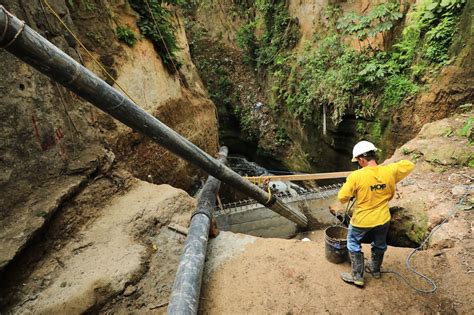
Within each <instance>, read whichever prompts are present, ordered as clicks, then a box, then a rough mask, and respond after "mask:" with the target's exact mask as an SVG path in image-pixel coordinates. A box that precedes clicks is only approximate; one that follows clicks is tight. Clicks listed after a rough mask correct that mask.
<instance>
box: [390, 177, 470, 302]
mask: <svg viewBox="0 0 474 315" xmlns="http://www.w3.org/2000/svg"><path fill="white" fill-rule="evenodd" d="M468 188H469V186H467V187H466V192H465V193H464V195H463V196H462V198H461V199H460V200H459V202H458V206H457V207H455V208H454V209H453V210H451V212H450V213H449V214H448V215H447V216H446V218H444V220H443V221H442V222H441V223H440V224H439V225H437V226H436V227H435V228H434V229H433V230H431V232H430V234H428V236H427V237H426V238H425V240H424V241H423V242H422V243H421V245H420V246H418V247H417V248H415V249H413V251H412V252H411V253H410V254H409V255H408V256H407V258H406V260H405V264H406V266H407V268H408V270H410V271H411V272H413V273H414V274H416V275H417V276H419V277H421V278H423V279H424V280H425V281H426V282H428V283H429V284H430V286H431V289H430V290H424V289H420V288H417V287H415V286H414V285H412V284H411V283H410V282H408V280H407V279H406V278H405V277H404V276H403V275H402V274H400V273H399V272H397V271H393V270H385V271H381V273H392V274H394V275H397V276H398V277H399V278H400V279H402V280H403V281H404V282H405V283H406V284H407V285H408V286H409V287H410V288H412V289H413V290H415V291H417V292H420V293H434V292H436V290H437V289H438V287H437V285H436V283H435V282H434V280H433V279H431V278H429V277H427V276H426V275H424V274H422V273H421V272H419V271H417V270H416V269H415V268H413V267H412V266H411V264H410V260H411V259H412V258H413V257H414V255H415V254H416V253H417V252H418V251H419V250H420V249H422V248H423V246H424V245H425V244H426V243H427V242H428V241H429V240H430V238H431V237H432V236H433V234H434V233H435V232H436V231H438V230H439V229H440V228H441V226H443V224H444V223H446V222H447V221H448V220H449V218H451V216H453V215H454V214H455V213H456V212H457V211H458V210H459V208H460V205H462V204H463V202H464V199H465V198H466V196H467V195H468Z"/></svg>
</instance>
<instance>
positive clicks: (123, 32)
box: [116, 25, 137, 47]
mask: <svg viewBox="0 0 474 315" xmlns="http://www.w3.org/2000/svg"><path fill="white" fill-rule="evenodd" d="M116 32H117V38H118V39H119V40H120V41H122V42H124V43H125V44H127V45H128V46H130V47H132V46H133V45H135V43H136V42H137V35H136V34H135V32H134V31H132V29H131V28H130V27H129V26H128V25H125V26H123V25H121V26H118V27H117V30H116Z"/></svg>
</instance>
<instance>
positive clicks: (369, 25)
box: [337, 2, 402, 40]
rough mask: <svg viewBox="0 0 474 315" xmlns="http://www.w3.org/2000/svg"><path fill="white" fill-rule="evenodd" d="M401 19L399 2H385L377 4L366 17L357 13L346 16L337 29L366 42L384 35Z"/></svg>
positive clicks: (338, 23)
mask: <svg viewBox="0 0 474 315" xmlns="http://www.w3.org/2000/svg"><path fill="white" fill-rule="evenodd" d="M401 17H402V14H401V13H400V12H399V4H398V3H397V2H385V3H380V4H377V5H376V6H375V7H374V8H373V9H372V10H370V11H369V12H368V13H367V14H364V15H359V14H357V13H355V12H351V13H349V14H346V15H344V16H343V17H341V18H340V19H339V20H338V22H337V28H338V29H339V30H342V31H343V33H344V34H346V35H354V36H356V37H357V38H358V39H359V40H366V39H367V38H369V37H374V36H376V35H377V34H379V33H382V34H384V32H386V31H388V30H390V29H391V28H392V27H393V26H394V23H395V22H396V21H397V20H399V19H400V18H401Z"/></svg>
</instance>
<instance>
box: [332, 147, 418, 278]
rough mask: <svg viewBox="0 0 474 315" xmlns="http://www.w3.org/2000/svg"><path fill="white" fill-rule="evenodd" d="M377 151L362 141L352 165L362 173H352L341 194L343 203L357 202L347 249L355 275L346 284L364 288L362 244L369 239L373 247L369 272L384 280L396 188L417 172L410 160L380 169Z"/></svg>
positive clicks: (355, 148) (345, 275)
mask: <svg viewBox="0 0 474 315" xmlns="http://www.w3.org/2000/svg"><path fill="white" fill-rule="evenodd" d="M376 150H377V148H376V147H375V146H374V145H373V144H372V143H370V142H368V141H360V142H359V143H357V144H356V145H355V146H354V149H353V150H352V156H353V157H352V161H353V162H358V163H359V165H360V166H361V167H362V168H361V169H359V170H357V171H355V172H352V173H351V174H350V175H349V176H348V177H347V181H346V183H345V184H344V185H343V186H342V188H341V190H340V191H339V194H338V199H339V201H340V202H341V203H346V202H348V201H349V200H351V199H352V198H356V199H357V204H356V207H355V209H354V211H353V214H352V218H351V221H350V224H349V233H348V235H347V249H348V250H349V257H350V259H351V265H352V273H347V272H345V273H342V274H341V278H342V280H344V281H345V282H349V283H353V284H355V285H357V286H360V287H362V286H364V253H363V252H362V247H361V242H362V239H363V238H369V239H370V240H371V242H372V243H371V245H372V253H371V254H372V255H371V261H370V262H369V265H368V269H369V271H370V273H371V274H372V275H373V276H374V277H375V278H380V266H381V265H382V261H383V256H384V253H385V251H386V250H387V232H388V227H389V224H390V212H389V207H388V202H389V201H390V200H391V199H392V198H393V196H394V195H395V185H396V183H398V182H399V181H401V180H402V179H403V178H405V177H406V176H407V175H408V174H410V172H411V171H412V170H413V168H414V166H415V165H414V164H413V163H412V162H410V161H407V160H402V161H400V162H397V163H391V164H388V165H378V164H377V161H376V158H375V151H376Z"/></svg>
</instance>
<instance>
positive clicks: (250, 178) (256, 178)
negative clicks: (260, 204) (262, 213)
mask: <svg viewBox="0 0 474 315" xmlns="http://www.w3.org/2000/svg"><path fill="white" fill-rule="evenodd" d="M243 178H245V179H246V180H248V181H249V182H251V183H252V184H254V185H257V186H260V185H263V184H265V179H264V178H263V176H243ZM267 190H268V200H267V201H266V202H265V204H267V203H269V202H270V200H272V190H271V189H270V181H269V182H268V183H267Z"/></svg>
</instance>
